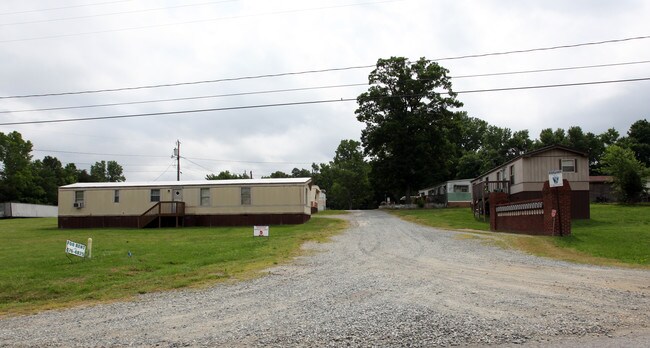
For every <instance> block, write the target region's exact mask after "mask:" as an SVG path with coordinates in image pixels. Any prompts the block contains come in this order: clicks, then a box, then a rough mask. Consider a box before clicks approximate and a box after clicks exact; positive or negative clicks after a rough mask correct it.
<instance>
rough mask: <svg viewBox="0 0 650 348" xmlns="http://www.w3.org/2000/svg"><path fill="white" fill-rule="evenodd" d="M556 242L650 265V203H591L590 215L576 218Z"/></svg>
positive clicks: (613, 257)
mask: <svg viewBox="0 0 650 348" xmlns="http://www.w3.org/2000/svg"><path fill="white" fill-rule="evenodd" d="M554 241H555V244H556V245H557V246H560V247H563V248H571V249H574V250H577V251H580V252H584V253H587V254H590V255H592V256H596V257H602V258H611V259H616V260H619V261H622V262H625V263H631V264H640V265H650V206H648V205H639V206H632V205H619V204H592V205H591V219H590V220H577V221H574V222H573V225H572V228H571V236H569V237H566V238H555V239H554Z"/></svg>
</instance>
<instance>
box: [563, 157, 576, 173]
mask: <svg viewBox="0 0 650 348" xmlns="http://www.w3.org/2000/svg"><path fill="white" fill-rule="evenodd" d="M560 169H561V170H562V172H563V173H575V172H576V160H575V159H563V160H560Z"/></svg>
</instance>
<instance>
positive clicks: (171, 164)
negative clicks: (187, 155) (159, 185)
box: [153, 161, 176, 181]
mask: <svg viewBox="0 0 650 348" xmlns="http://www.w3.org/2000/svg"><path fill="white" fill-rule="evenodd" d="M174 164H176V163H175V161H172V163H170V164H169V165H168V166H167V169H165V170H164V171H163V172H162V173H160V175H158V177H156V178H155V179H153V181H158V179H160V177H162V176H163V175H164V174H165V173H167V171H168V170H169V168H171V167H172V166H173V165H174Z"/></svg>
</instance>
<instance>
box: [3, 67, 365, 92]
mask: <svg viewBox="0 0 650 348" xmlns="http://www.w3.org/2000/svg"><path fill="white" fill-rule="evenodd" d="M373 66H374V65H362V66H349V67H344V68H330V69H319V70H304V71H297V72H285V73H277V74H265V75H253V76H241V77H231V78H222V79H215V80H202V81H191V82H177V83H166V84H159V85H146V86H136V87H120V88H106V89H94V90H85V91H74V92H59V93H43V94H25V95H12V96H3V97H0V99H18V98H33V97H52V96H62V95H76V94H90V93H102V92H118V91H132V90H138V89H149V88H161V87H176V86H187V85H199V84H206V83H217V82H231V81H241V80H252V79H264V78H271V77H281V76H292V75H304V74H314V73H322V72H331V71H345V70H354V69H362V68H369V67H373Z"/></svg>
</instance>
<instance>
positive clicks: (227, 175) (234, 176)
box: [205, 170, 250, 180]
mask: <svg viewBox="0 0 650 348" xmlns="http://www.w3.org/2000/svg"><path fill="white" fill-rule="evenodd" d="M205 179H206V180H231V179H250V176H248V174H246V172H244V173H243V174H236V173H231V172H230V171H228V170H224V171H221V172H219V174H216V175H215V174H208V175H206V176H205Z"/></svg>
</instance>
